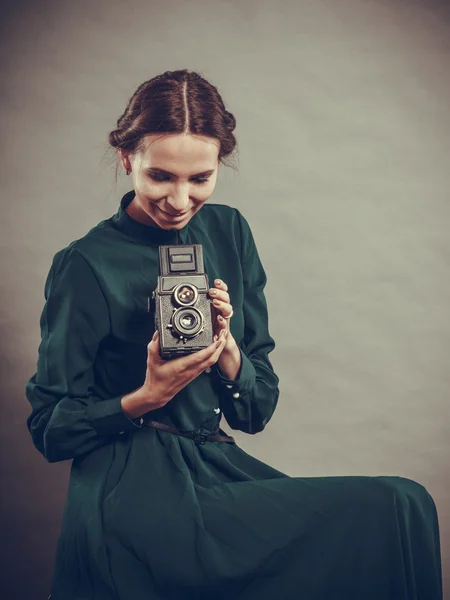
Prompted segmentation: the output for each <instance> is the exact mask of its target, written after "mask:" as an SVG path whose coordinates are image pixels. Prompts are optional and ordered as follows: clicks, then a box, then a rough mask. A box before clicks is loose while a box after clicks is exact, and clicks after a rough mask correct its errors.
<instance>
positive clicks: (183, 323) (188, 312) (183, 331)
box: [172, 307, 203, 338]
mask: <svg viewBox="0 0 450 600" xmlns="http://www.w3.org/2000/svg"><path fill="white" fill-rule="evenodd" d="M202 329H203V315H202V313H201V312H200V311H199V310H197V309H196V308H192V307H191V308H179V309H178V310H176V311H175V312H174V313H173V315H172V330H173V331H175V332H176V333H178V334H179V335H182V336H183V337H189V338H192V337H195V336H196V335H197V334H198V333H200V331H202Z"/></svg>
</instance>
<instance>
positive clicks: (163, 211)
mask: <svg viewBox="0 0 450 600" xmlns="http://www.w3.org/2000/svg"><path fill="white" fill-rule="evenodd" d="M158 208H159V206H158ZM159 210H160V211H161V212H162V213H163V214H165V215H167V216H168V217H184V215H186V214H187V213H188V212H189V211H186V212H184V213H181V214H176V213H173V214H172V213H168V212H166V211H165V210H163V209H162V208H160V209H159Z"/></svg>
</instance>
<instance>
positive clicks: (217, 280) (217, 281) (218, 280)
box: [214, 279, 222, 285]
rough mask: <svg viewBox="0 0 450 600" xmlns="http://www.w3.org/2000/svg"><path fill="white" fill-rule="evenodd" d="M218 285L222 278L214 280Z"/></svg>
mask: <svg viewBox="0 0 450 600" xmlns="http://www.w3.org/2000/svg"><path fill="white" fill-rule="evenodd" d="M214 283H215V284H216V285H220V284H221V283H222V282H221V281H220V279H216V280H215V282H214Z"/></svg>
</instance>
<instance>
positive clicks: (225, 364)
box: [217, 333, 242, 381]
mask: <svg viewBox="0 0 450 600" xmlns="http://www.w3.org/2000/svg"><path fill="white" fill-rule="evenodd" d="M241 363H242V358H241V351H240V349H239V346H238V345H237V344H236V340H235V339H234V338H233V336H232V335H231V333H229V334H228V340H227V344H226V345H225V347H224V349H223V350H222V352H221V354H220V356H219V359H218V361H217V367H218V369H219V372H220V374H221V375H223V377H225V378H226V379H230V380H232V381H235V380H236V379H237V376H238V373H239V371H240V369H241Z"/></svg>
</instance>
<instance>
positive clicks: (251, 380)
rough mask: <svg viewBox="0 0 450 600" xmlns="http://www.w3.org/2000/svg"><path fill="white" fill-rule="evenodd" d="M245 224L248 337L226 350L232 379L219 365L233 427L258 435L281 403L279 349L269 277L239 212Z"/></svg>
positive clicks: (221, 391)
mask: <svg viewBox="0 0 450 600" xmlns="http://www.w3.org/2000/svg"><path fill="white" fill-rule="evenodd" d="M237 214H238V218H239V223H240V227H241V241H242V253H241V261H242V272H243V286H244V300H243V302H244V304H243V310H244V321H245V329H244V337H243V340H242V342H241V343H240V344H239V346H237V347H236V348H235V349H233V347H232V346H231V347H230V349H229V350H224V351H223V352H222V354H223V353H224V352H225V353H227V352H228V354H225V356H224V357H223V358H222V355H221V358H222V360H221V364H222V365H223V369H224V371H225V370H226V372H227V373H228V372H236V370H237V375H236V378H234V379H228V378H227V377H226V376H225V375H224V373H223V372H221V369H220V365H218V366H217V368H216V373H217V377H218V379H219V382H220V387H219V395H220V405H221V408H222V411H223V414H224V415H225V418H226V420H227V423H228V424H229V426H230V427H231V428H232V429H239V430H241V431H244V432H245V433H250V434H255V433H258V432H259V431H262V430H263V429H264V428H265V426H266V424H267V423H268V422H269V421H270V419H271V417H272V415H273V413H274V411H275V408H276V406H277V403H278V397H279V389H278V381H279V379H278V376H277V375H276V374H275V372H274V370H273V367H272V364H271V362H270V360H269V357H268V354H269V353H270V352H271V351H272V350H273V349H274V348H275V341H274V340H273V338H272V337H271V336H270V334H269V329H268V313H267V302H266V299H265V296H264V287H265V285H266V282H267V277H266V274H265V271H264V268H263V266H262V263H261V260H260V258H259V255H258V251H257V248H256V245H255V241H254V238H253V235H252V232H251V229H250V226H249V224H248V222H247V220H246V219H245V218H244V217H243V215H241V213H240V212H239V211H237Z"/></svg>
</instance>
